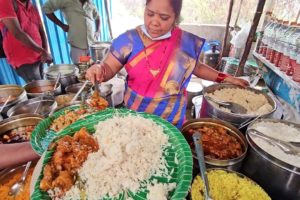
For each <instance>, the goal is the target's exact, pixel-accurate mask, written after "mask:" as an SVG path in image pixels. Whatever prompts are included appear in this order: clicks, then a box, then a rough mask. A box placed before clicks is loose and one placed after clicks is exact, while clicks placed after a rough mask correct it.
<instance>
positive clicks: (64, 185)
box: [52, 171, 75, 193]
mask: <svg viewBox="0 0 300 200" xmlns="http://www.w3.org/2000/svg"><path fill="white" fill-rule="evenodd" d="M74 182H75V179H74V176H73V175H72V174H71V173H70V172H68V171H60V172H59V175H58V177H57V178H56V179H55V180H54V181H53V183H52V185H53V187H58V188H60V189H61V190H62V191H63V192H64V193H65V192H66V191H68V190H69V189H71V187H72V186H73V184H74Z"/></svg>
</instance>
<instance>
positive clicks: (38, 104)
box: [7, 97, 57, 117]
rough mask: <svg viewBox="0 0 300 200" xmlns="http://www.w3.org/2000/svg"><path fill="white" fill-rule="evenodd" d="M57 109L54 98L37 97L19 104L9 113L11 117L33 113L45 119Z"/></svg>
mask: <svg viewBox="0 0 300 200" xmlns="http://www.w3.org/2000/svg"><path fill="white" fill-rule="evenodd" d="M56 107H57V103H56V101H55V100H54V98H48V97H36V98H33V99H30V100H27V101H24V102H22V103H19V104H17V105H15V106H13V107H12V108H10V109H9V110H8V111H7V115H8V116H9V117H11V116H15V115H19V114H25V113H31V114H40V115H42V116H44V117H46V116H48V114H49V113H50V112H51V111H52V110H53V109H55V108H56Z"/></svg>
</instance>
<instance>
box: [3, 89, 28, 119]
mask: <svg viewBox="0 0 300 200" xmlns="http://www.w3.org/2000/svg"><path fill="white" fill-rule="evenodd" d="M9 96H11V97H13V98H12V100H10V101H9V102H8V103H7V104H6V106H5V107H4V109H3V111H2V113H1V114H2V115H3V117H4V118H5V117H7V111H8V110H9V109H10V108H11V107H12V106H14V105H15V104H17V103H20V102H23V101H26V100H27V93H26V91H25V90H24V88H22V87H21V86H18V85H0V98H1V99H3V101H1V102H0V108H1V107H2V106H3V104H4V101H5V100H6V99H7V98H8V97H9Z"/></svg>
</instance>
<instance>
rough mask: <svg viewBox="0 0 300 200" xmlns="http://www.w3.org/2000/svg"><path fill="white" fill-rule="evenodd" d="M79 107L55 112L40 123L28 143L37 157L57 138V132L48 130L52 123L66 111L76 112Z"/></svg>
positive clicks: (75, 106)
mask: <svg viewBox="0 0 300 200" xmlns="http://www.w3.org/2000/svg"><path fill="white" fill-rule="evenodd" d="M79 107H80V106H79V105H74V106H69V107H66V108H64V109H61V110H59V111H57V112H55V113H54V114H53V115H52V116H51V117H48V118H46V119H44V120H42V121H40V123H39V124H38V125H37V126H36V127H35V129H34V130H33V132H32V133H31V136H30V143H31V146H32V148H33V150H34V151H35V152H36V153H38V154H39V155H42V154H43V153H44V152H45V151H46V150H47V148H48V146H49V144H50V143H51V141H52V140H53V139H54V138H55V137H57V136H58V134H57V132H55V131H53V130H50V129H49V127H50V125H51V124H52V122H53V121H54V120H55V119H57V118H58V117H59V116H61V115H63V114H64V113H65V111H66V110H77V109H79ZM82 119H84V118H82ZM82 119H79V120H82Z"/></svg>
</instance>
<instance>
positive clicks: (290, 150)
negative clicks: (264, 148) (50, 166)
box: [247, 128, 300, 155]
mask: <svg viewBox="0 0 300 200" xmlns="http://www.w3.org/2000/svg"><path fill="white" fill-rule="evenodd" d="M247 131H248V133H249V134H250V135H254V136H256V137H259V138H261V139H263V140H264V141H266V142H268V143H269V144H271V145H273V146H277V147H279V148H280V149H281V150H282V151H284V152H285V153H287V154H291V155H300V148H299V147H296V146H295V145H292V144H291V143H289V142H285V141H282V140H278V139H276V138H272V137H270V136H268V135H265V134H263V133H262V132H260V131H258V130H256V129H254V128H251V129H249V130H247Z"/></svg>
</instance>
